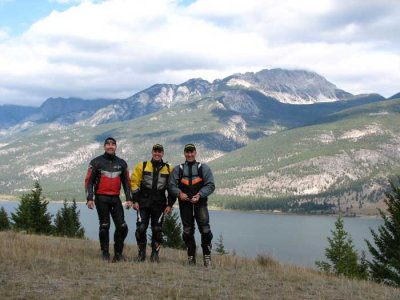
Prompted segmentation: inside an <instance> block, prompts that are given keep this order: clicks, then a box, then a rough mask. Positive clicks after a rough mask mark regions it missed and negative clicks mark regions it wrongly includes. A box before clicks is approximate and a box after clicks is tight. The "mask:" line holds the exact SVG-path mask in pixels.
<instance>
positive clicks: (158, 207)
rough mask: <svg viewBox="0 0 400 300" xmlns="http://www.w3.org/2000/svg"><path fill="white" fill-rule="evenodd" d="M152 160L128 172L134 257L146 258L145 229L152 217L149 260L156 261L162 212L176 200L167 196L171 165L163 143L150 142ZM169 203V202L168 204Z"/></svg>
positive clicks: (160, 238)
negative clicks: (134, 214) (134, 216)
mask: <svg viewBox="0 0 400 300" xmlns="http://www.w3.org/2000/svg"><path fill="white" fill-rule="evenodd" d="M151 155H152V159H151V161H143V162H140V163H138V164H137V165H136V167H135V169H134V171H133V173H132V176H131V190H132V200H133V208H134V209H135V210H137V221H136V232H135V237H136V242H137V245H138V249H139V252H138V256H137V261H139V262H142V261H145V259H146V243H147V237H146V232H147V228H148V226H149V222H150V220H151V230H152V241H151V248H152V251H151V256H150V260H151V261H152V262H159V250H160V245H161V243H162V224H163V221H164V215H165V214H169V213H171V210H172V205H173V203H174V202H175V201H174V200H173V199H170V198H171V197H168V200H167V196H166V193H165V192H166V190H167V184H168V179H169V175H170V173H171V166H170V165H169V164H168V163H165V162H164V161H163V156H164V147H163V146H162V145H161V144H155V145H154V146H153V149H152V152H151ZM171 203H172V204H171Z"/></svg>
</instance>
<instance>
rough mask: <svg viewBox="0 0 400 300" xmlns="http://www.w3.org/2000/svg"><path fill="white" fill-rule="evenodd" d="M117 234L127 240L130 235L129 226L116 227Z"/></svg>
mask: <svg viewBox="0 0 400 300" xmlns="http://www.w3.org/2000/svg"><path fill="white" fill-rule="evenodd" d="M116 232H118V234H119V235H120V236H121V237H122V238H124V239H125V238H126V236H127V235H128V225H127V224H126V223H122V224H120V225H118V226H117V227H116Z"/></svg>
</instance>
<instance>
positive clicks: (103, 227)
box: [99, 223, 110, 237]
mask: <svg viewBox="0 0 400 300" xmlns="http://www.w3.org/2000/svg"><path fill="white" fill-rule="evenodd" d="M109 230H110V223H102V224H100V228H99V232H100V236H102V237H103V236H107V235H108V231H109Z"/></svg>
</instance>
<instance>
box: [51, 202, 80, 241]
mask: <svg viewBox="0 0 400 300" xmlns="http://www.w3.org/2000/svg"><path fill="white" fill-rule="evenodd" d="M79 214H80V211H79V210H78V207H77V205H76V201H75V199H74V200H73V201H72V204H71V205H70V206H68V204H67V200H64V205H63V207H62V208H60V209H59V210H58V211H57V214H56V218H55V220H54V224H55V234H56V235H58V236H68V237H77V238H84V236H85V229H84V228H83V227H82V225H81V223H80V221H79Z"/></svg>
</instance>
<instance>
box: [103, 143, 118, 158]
mask: <svg viewBox="0 0 400 300" xmlns="http://www.w3.org/2000/svg"><path fill="white" fill-rule="evenodd" d="M104 151H105V152H106V153H108V154H110V155H115V151H117V144H115V143H114V142H112V141H109V142H107V143H105V144H104Z"/></svg>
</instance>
